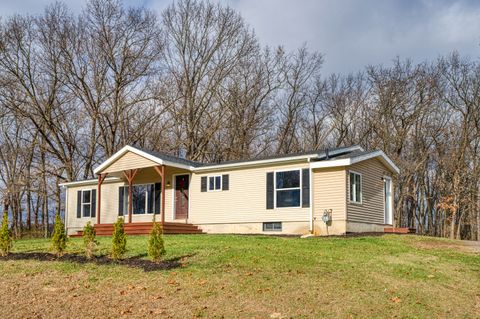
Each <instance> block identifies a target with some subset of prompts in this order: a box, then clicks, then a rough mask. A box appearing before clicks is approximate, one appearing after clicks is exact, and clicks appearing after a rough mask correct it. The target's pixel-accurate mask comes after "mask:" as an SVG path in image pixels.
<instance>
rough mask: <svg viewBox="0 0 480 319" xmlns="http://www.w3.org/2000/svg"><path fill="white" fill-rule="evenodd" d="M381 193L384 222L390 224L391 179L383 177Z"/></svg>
mask: <svg viewBox="0 0 480 319" xmlns="http://www.w3.org/2000/svg"><path fill="white" fill-rule="evenodd" d="M383 194H384V199H385V204H384V207H385V224H388V225H391V224H392V180H391V179H390V178H388V177H384V178H383Z"/></svg>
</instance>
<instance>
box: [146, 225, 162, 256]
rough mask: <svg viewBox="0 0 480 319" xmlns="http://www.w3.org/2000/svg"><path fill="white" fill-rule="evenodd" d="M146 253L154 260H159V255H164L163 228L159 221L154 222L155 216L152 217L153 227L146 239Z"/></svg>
mask: <svg viewBox="0 0 480 319" xmlns="http://www.w3.org/2000/svg"><path fill="white" fill-rule="evenodd" d="M148 255H149V256H150V258H152V260H153V261H154V262H159V261H160V259H161V257H162V256H163V255H165V245H164V242H163V228H162V225H161V224H160V223H156V222H155V217H154V218H153V228H152V231H151V232H150V239H149V240H148Z"/></svg>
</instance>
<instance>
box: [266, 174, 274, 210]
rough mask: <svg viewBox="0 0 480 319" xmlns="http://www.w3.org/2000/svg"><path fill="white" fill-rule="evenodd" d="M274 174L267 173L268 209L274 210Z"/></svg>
mask: <svg viewBox="0 0 480 319" xmlns="http://www.w3.org/2000/svg"><path fill="white" fill-rule="evenodd" d="M273 197H274V196H273V172H268V173H267V209H273Z"/></svg>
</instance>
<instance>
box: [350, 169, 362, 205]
mask: <svg viewBox="0 0 480 319" xmlns="http://www.w3.org/2000/svg"><path fill="white" fill-rule="evenodd" d="M350 202H352V203H359V204H361V203H362V175H360V174H358V173H355V172H350Z"/></svg>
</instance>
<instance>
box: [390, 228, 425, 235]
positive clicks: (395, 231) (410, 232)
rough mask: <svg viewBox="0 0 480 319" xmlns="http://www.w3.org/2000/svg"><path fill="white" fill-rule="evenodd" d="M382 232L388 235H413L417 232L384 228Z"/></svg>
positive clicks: (410, 229)
mask: <svg viewBox="0 0 480 319" xmlns="http://www.w3.org/2000/svg"><path fill="white" fill-rule="evenodd" d="M383 231H384V232H385V233H390V234H415V233H416V232H417V230H416V229H415V228H408V227H385V228H384V229H383Z"/></svg>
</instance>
